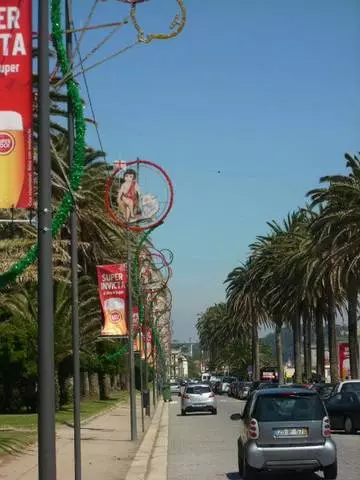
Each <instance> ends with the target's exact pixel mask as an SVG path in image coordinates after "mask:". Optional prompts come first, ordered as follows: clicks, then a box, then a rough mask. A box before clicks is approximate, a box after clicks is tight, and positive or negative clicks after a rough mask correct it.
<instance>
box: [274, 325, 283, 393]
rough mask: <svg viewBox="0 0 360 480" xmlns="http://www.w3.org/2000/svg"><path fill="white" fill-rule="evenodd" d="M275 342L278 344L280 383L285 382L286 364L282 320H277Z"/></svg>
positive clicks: (277, 357)
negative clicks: (284, 360)
mask: <svg viewBox="0 0 360 480" xmlns="http://www.w3.org/2000/svg"><path fill="white" fill-rule="evenodd" d="M275 344H276V367H277V371H278V373H279V383H280V384H282V383H284V366H283V344H282V322H281V321H280V320H277V321H276V327H275Z"/></svg>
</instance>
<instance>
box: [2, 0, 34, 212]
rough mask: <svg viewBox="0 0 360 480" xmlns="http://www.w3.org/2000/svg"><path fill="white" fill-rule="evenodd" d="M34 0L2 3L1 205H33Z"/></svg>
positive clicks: (5, 0)
mask: <svg viewBox="0 0 360 480" xmlns="http://www.w3.org/2000/svg"><path fill="white" fill-rule="evenodd" d="M31 4H32V0H21V1H19V0H2V1H1V3H0V5H1V6H0V208H30V207H31V206H32V202H33V174H32V173H33V172H32V170H33V161H32V9H31Z"/></svg>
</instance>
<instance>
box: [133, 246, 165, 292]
mask: <svg viewBox="0 0 360 480" xmlns="http://www.w3.org/2000/svg"><path fill="white" fill-rule="evenodd" d="M158 257H159V258H160V262H163V261H164V259H163V258H161V255H160V254H157V253H153V254H152V255H151V256H150V255H148V256H146V257H143V259H142V261H141V262H140V284H141V288H142V291H143V292H144V293H147V292H153V293H154V292H159V291H160V290H162V289H163V288H164V287H165V286H166V285H167V284H168V282H169V280H170V278H171V276H172V270H171V267H170V266H169V265H166V264H164V263H162V264H160V265H159V266H156V265H155V262H156V260H157V258H158Z"/></svg>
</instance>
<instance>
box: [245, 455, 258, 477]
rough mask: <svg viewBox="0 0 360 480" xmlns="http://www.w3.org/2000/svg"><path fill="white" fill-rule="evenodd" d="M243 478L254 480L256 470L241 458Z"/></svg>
mask: <svg viewBox="0 0 360 480" xmlns="http://www.w3.org/2000/svg"><path fill="white" fill-rule="evenodd" d="M242 475H243V480H256V478H257V473H256V470H254V469H253V468H251V467H250V466H249V465H248V464H247V463H246V460H245V459H244V460H243V472H242Z"/></svg>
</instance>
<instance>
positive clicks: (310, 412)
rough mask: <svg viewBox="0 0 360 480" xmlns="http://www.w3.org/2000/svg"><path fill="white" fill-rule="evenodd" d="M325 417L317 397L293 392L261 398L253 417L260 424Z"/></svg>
mask: <svg viewBox="0 0 360 480" xmlns="http://www.w3.org/2000/svg"><path fill="white" fill-rule="evenodd" d="M325 415H326V414H325V409H324V406H323V404H322V402H321V400H320V398H319V397H318V396H317V395H314V394H313V395H309V394H303V393H301V394H299V393H293V392H291V393H280V394H274V395H262V396H259V397H258V398H257V400H256V404H255V408H254V412H253V415H252V416H253V417H254V418H255V419H256V420H258V421H259V422H296V421H298V420H299V421H305V420H322V419H323V418H324V416H325Z"/></svg>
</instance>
